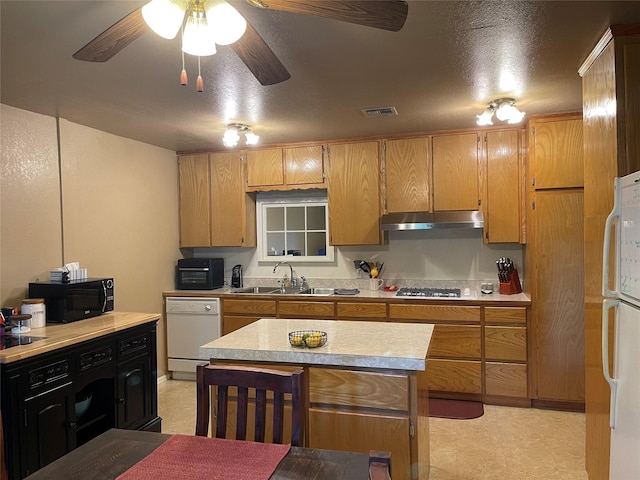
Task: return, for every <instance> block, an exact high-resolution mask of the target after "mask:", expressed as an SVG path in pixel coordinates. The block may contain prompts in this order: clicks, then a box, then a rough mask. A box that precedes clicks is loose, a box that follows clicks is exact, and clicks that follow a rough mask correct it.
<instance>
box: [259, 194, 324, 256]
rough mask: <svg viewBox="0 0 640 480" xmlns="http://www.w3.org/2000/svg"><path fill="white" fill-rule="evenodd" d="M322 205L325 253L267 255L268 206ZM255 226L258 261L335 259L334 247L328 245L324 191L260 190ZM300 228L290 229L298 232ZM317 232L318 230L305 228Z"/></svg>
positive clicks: (305, 230)
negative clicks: (280, 191)
mask: <svg viewBox="0 0 640 480" xmlns="http://www.w3.org/2000/svg"><path fill="white" fill-rule="evenodd" d="M311 206H322V207H324V215H325V229H324V233H325V253H326V254H325V255H300V256H294V255H269V254H268V250H269V246H268V242H267V229H266V228H267V225H266V216H267V214H266V212H267V209H268V208H274V207H305V209H306V208H307V207H311ZM256 228H257V236H256V237H257V253H258V261H259V262H261V263H262V262H271V263H277V262H282V261H287V262H291V263H331V262H334V261H335V248H334V247H333V246H330V245H329V201H328V198H327V193H326V191H311V190H310V191H305V192H287V193H286V194H283V193H279V192H260V193H259V194H258V196H257V198H256ZM287 231H288V230H287V229H286V224H285V229H284V230H283V232H284V235H285V238H286V234H287ZM300 231H301V230H292V232H300ZM303 231H304V232H305V236H306V234H307V233H308V232H317V231H318V230H307V228H306V225H305V229H304V230H303Z"/></svg>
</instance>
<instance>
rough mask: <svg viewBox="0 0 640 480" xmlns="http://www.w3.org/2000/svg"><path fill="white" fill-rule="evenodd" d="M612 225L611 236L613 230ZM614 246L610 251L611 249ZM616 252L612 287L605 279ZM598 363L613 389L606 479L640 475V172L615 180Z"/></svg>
mask: <svg viewBox="0 0 640 480" xmlns="http://www.w3.org/2000/svg"><path fill="white" fill-rule="evenodd" d="M612 229H614V240H613V241H612V240H611V232H612ZM612 248H613V249H614V250H613V252H611V249H612ZM610 252H611V253H613V254H614V257H615V264H614V265H613V268H614V278H615V286H614V287H613V288H611V287H610V285H609V282H608V278H609V271H610V267H612V266H611V265H609V258H610ZM603 295H604V296H605V297H606V298H605V300H604V302H603V307H602V366H603V373H604V377H605V379H606V380H607V382H608V383H609V386H610V387H611V411H610V426H611V460H610V464H609V479H610V480H638V479H640V171H639V172H636V173H632V174H631V175H627V176H625V177H620V178H616V179H615V200H614V206H613V211H612V212H611V214H610V215H609V217H608V218H607V223H606V227H605V237H604V251H603ZM611 309H613V310H615V315H614V318H615V323H614V332H615V337H614V339H613V352H612V358H613V372H612V373H611V374H610V369H609V338H608V332H609V311H610V310H611Z"/></svg>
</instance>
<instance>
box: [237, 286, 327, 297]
mask: <svg viewBox="0 0 640 480" xmlns="http://www.w3.org/2000/svg"><path fill="white" fill-rule="evenodd" d="M335 291H336V289H335V288H325V287H314V288H307V289H304V290H300V288H299V287H286V288H285V289H284V291H283V290H281V289H280V287H277V286H276V287H244V288H236V289H235V290H232V291H231V293H253V294H261V295H333V294H334V293H335Z"/></svg>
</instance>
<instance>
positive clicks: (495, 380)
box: [484, 362, 527, 397]
mask: <svg viewBox="0 0 640 480" xmlns="http://www.w3.org/2000/svg"><path fill="white" fill-rule="evenodd" d="M484 369H485V370H484V376H485V389H486V394H487V395H502V396H506V397H526V396H527V366H526V365H522V364H514V363H498V362H487V363H486V364H485V366H484Z"/></svg>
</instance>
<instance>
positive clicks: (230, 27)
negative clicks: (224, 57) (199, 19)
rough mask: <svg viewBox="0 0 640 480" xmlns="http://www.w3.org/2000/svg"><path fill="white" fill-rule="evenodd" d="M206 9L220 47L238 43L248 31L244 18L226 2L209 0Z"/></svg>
mask: <svg viewBox="0 0 640 480" xmlns="http://www.w3.org/2000/svg"><path fill="white" fill-rule="evenodd" d="M204 8H205V11H206V14H207V21H208V22H209V25H210V26H211V28H212V30H213V36H214V38H215V42H216V43H217V44H218V45H230V44H232V43H234V42H236V41H237V40H239V39H240V37H242V35H244V32H245V31H246V30H247V21H246V20H245V19H244V17H243V16H242V15H240V13H239V12H238V11H237V10H236V9H235V8H233V7H232V6H231V5H229V4H228V3H227V2H225V1H224V0H208V1H207V2H206V4H205V7H204Z"/></svg>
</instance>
